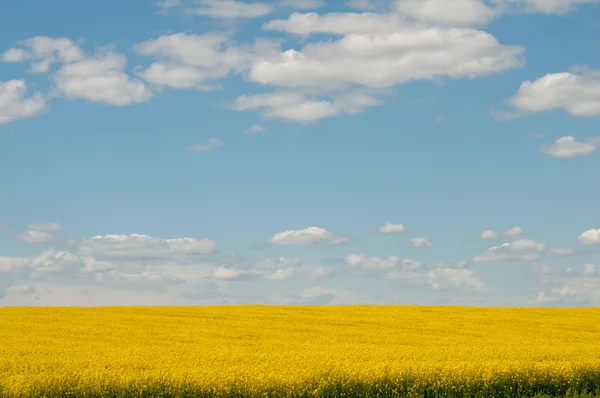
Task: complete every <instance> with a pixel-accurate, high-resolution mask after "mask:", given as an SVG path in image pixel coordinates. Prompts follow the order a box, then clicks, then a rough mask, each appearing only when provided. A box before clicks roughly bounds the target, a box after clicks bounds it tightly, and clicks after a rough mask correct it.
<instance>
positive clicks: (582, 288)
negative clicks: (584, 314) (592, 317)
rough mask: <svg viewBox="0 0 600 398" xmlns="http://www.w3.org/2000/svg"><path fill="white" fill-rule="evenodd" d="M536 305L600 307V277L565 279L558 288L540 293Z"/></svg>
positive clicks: (585, 275)
mask: <svg viewBox="0 0 600 398" xmlns="http://www.w3.org/2000/svg"><path fill="white" fill-rule="evenodd" d="M587 270H588V271H589V270H590V269H589V268H588V269H587ZM534 303H535V304H541V305H548V304H550V305H566V306H598V305H600V277H598V276H597V274H596V273H587V274H586V273H584V274H582V275H581V276H568V277H565V278H563V279H562V282H561V283H560V284H559V285H558V286H556V287H553V288H551V289H550V290H549V291H547V292H546V291H542V292H539V295H538V297H537V299H536V300H535V301H534Z"/></svg>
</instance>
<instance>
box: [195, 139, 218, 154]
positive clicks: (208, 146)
mask: <svg viewBox="0 0 600 398" xmlns="http://www.w3.org/2000/svg"><path fill="white" fill-rule="evenodd" d="M223 144H224V143H223V141H222V140H220V139H219V138H215V137H211V138H209V139H208V140H206V142H203V143H202V144H196V145H192V146H190V147H189V148H188V149H189V150H190V151H192V152H207V151H210V150H212V149H215V148H218V147H220V146H223Z"/></svg>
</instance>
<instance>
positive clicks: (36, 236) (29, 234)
mask: <svg viewBox="0 0 600 398" xmlns="http://www.w3.org/2000/svg"><path fill="white" fill-rule="evenodd" d="M17 239H19V240H21V241H23V242H27V243H48V242H52V234H51V233H49V232H46V231H35V230H27V231H25V232H24V233H22V234H19V235H17Z"/></svg>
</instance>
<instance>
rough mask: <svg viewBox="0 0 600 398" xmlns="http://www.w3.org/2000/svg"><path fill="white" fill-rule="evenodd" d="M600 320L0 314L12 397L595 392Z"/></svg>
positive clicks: (151, 310)
mask: <svg viewBox="0 0 600 398" xmlns="http://www.w3.org/2000/svg"><path fill="white" fill-rule="evenodd" d="M599 388H600V309H501V308H495V309H492V308H468V307H404V306H351V307H274V306H254V305H253V306H221V307H99V308H48V307H46V308H44V307H41V308H31V307H30V308H0V395H2V396H11V397H12V396H43V395H46V396H66V395H69V396H81V397H85V396H142V395H144V396H152V397H154V396H227V395H229V396H312V397H314V396H327V397H352V396H415V397H417V396H427V397H433V396H489V397H509V396H511V397H512V396H515V397H516V396H534V395H536V394H548V395H550V396H565V394H567V393H569V394H571V393H577V394H579V393H590V394H597V393H598V392H599Z"/></svg>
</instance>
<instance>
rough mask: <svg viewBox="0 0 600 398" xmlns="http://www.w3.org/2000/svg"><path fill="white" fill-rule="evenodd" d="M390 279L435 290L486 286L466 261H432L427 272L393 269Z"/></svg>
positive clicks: (476, 288)
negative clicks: (426, 286) (468, 266)
mask: <svg viewBox="0 0 600 398" xmlns="http://www.w3.org/2000/svg"><path fill="white" fill-rule="evenodd" d="M388 279H389V280H391V281H393V282H396V283H402V284H408V285H428V286H429V287H430V288H432V289H434V290H451V289H473V290H480V289H482V288H484V287H485V285H486V284H485V281H484V280H483V279H482V278H481V277H480V276H479V275H477V274H476V273H475V272H474V271H472V270H470V269H467V268H466V262H464V261H458V262H455V263H443V262H438V263H432V264H429V266H428V270H427V271H426V272H415V271H410V270H408V271H407V270H401V271H392V272H390V273H389V274H388Z"/></svg>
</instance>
